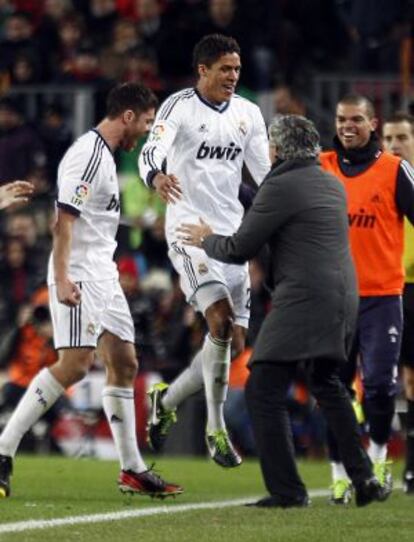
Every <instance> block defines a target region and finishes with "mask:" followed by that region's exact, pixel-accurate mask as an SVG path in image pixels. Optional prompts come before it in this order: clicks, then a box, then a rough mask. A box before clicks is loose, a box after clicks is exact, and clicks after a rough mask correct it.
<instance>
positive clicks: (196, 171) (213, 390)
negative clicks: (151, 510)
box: [139, 34, 270, 467]
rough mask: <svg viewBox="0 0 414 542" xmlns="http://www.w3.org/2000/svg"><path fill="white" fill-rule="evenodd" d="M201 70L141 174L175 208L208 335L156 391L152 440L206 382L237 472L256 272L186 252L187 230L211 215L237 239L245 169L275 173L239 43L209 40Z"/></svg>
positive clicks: (222, 446)
mask: <svg viewBox="0 0 414 542" xmlns="http://www.w3.org/2000/svg"><path fill="white" fill-rule="evenodd" d="M193 64H194V68H195V71H196V73H197V76H198V80H197V84H196V87H195V88H189V89H185V90H182V91H181V92H178V93H176V94H173V95H172V96H170V97H169V98H168V99H167V100H166V101H165V102H164V103H163V104H162V105H161V107H160V109H159V111H158V113H157V116H156V119H155V122H154V125H153V127H152V130H151V132H150V135H149V138H148V140H147V142H146V144H145V145H144V147H143V149H142V152H141V155H140V158H139V168H140V173H141V176H142V178H143V179H144V181H145V182H146V184H147V185H148V186H149V187H152V188H153V189H155V190H156V191H157V192H158V194H159V195H160V196H161V197H162V198H163V199H164V201H166V202H167V203H168V205H167V214H166V237H167V241H168V245H169V256H170V259H171V262H172V263H173V265H174V267H175V269H176V271H177V272H178V273H179V275H180V281H181V287H182V290H183V292H184V294H185V295H186V298H187V301H188V302H189V303H191V304H192V305H193V306H194V307H195V308H196V310H199V311H201V312H202V313H203V314H204V316H205V319H206V321H207V325H208V334H207V336H206V338H205V341H204V345H203V347H202V349H201V350H200V351H199V352H198V353H197V355H196V356H195V358H194V360H193V361H192V363H191V365H190V366H189V367H188V368H187V369H186V370H185V371H184V372H183V373H181V375H179V377H178V378H177V379H176V380H175V381H174V382H173V383H172V384H171V385H170V386H167V385H166V384H164V383H161V384H157V385H155V386H154V387H153V388H152V390H150V397H151V400H152V412H151V418H150V422H149V442H150V444H151V446H152V447H153V448H154V449H155V450H159V449H160V448H161V447H162V445H163V443H164V441H165V438H166V436H167V433H168V430H169V428H170V427H171V424H172V423H174V421H175V419H176V415H175V410H176V407H177V405H179V404H180V403H181V401H182V400H183V399H185V398H186V397H187V396H189V395H191V394H192V393H194V392H196V391H198V390H199V389H201V388H202V387H203V384H204V389H205V395H206V404H207V428H206V443H207V447H208V449H209V453H210V455H211V457H212V458H213V460H214V461H216V463H218V464H219V465H221V466H223V467H236V466H237V465H239V464H240V463H241V458H240V457H239V455H238V454H237V452H236V451H235V450H234V448H233V446H232V443H231V441H230V439H229V436H228V434H227V431H226V426H225V422H224V418H223V403H224V401H225V398H226V394H227V387H228V374H229V367H230V351H231V343H232V339H233V352H235V353H237V351H241V350H242V349H243V348H244V338H245V332H246V328H247V327H248V322H249V312H250V311H249V304H250V296H249V293H250V280H249V274H248V268H247V265H227V264H223V263H220V262H217V261H214V260H210V259H209V258H208V257H207V256H206V254H205V253H204V252H203V251H202V250H200V249H198V248H195V247H187V246H184V245H183V244H182V243H181V242H180V240H179V238H178V235H177V228H178V227H179V225H180V224H182V223H191V221H193V222H194V220H195V221H198V220H199V219H202V220H205V222H207V223H208V224H209V225H210V226H211V227H212V228H213V229H214V230H215V231H218V232H220V233H221V234H223V235H231V234H233V233H234V232H235V231H236V230H237V228H238V227H239V225H240V222H241V219H242V216H243V207H242V205H241V203H240V201H239V199H238V194H239V189H240V184H241V172H242V166H243V163H244V162H245V163H246V165H247V167H248V169H249V171H250V173H251V175H252V176H253V178H254V180H255V181H256V183H257V184H260V183H261V181H262V180H263V178H264V176H265V175H266V173H267V172H268V171H269V169H270V160H269V150H268V140H267V134H266V128H265V123H264V120H263V117H262V115H261V113H260V110H259V108H258V107H257V106H256V105H254V104H253V103H251V102H250V101H248V100H246V99H244V98H242V97H240V96H238V95H236V94H235V88H236V84H237V82H238V79H239V75H240V68H241V64H240V49H239V46H238V44H237V42H236V41H235V40H234V39H233V38H230V37H226V36H222V35H218V34H214V35H209V36H205V37H204V38H203V39H202V40H201V41H200V42H199V43H198V44H197V45H196V46H195V48H194V52H193Z"/></svg>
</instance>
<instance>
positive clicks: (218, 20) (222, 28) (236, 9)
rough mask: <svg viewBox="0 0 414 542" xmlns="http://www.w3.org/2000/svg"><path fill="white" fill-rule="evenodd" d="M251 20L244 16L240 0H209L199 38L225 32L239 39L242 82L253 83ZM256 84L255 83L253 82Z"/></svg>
mask: <svg viewBox="0 0 414 542" xmlns="http://www.w3.org/2000/svg"><path fill="white" fill-rule="evenodd" d="M252 31H253V29H252V27H251V25H250V21H249V20H248V19H246V18H245V17H244V16H243V12H242V3H241V2H240V0H208V2H207V11H206V13H205V16H204V21H203V22H202V23H201V25H200V27H199V35H198V36H197V37H198V38H199V39H201V37H202V36H203V35H206V34H224V35H225V36H232V37H233V38H235V39H236V40H237V42H238V43H239V45H240V49H241V51H242V55H243V69H242V72H241V79H240V81H241V83H244V84H252V83H253V80H252V71H253V56H254V43H253V42H252V40H251V36H252ZM253 85H254V83H253Z"/></svg>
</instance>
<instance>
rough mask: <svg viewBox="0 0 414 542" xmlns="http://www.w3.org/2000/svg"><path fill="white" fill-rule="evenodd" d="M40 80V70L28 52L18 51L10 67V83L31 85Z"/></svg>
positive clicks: (13, 84)
mask: <svg viewBox="0 0 414 542" xmlns="http://www.w3.org/2000/svg"><path fill="white" fill-rule="evenodd" d="M40 82H41V70H40V66H39V65H38V63H37V59H36V58H34V57H33V56H32V55H31V54H30V53H29V52H24V53H19V54H18V55H17V56H16V58H15V59H14V62H13V64H12V65H11V67H10V84H11V85H12V86H18V85H32V84H36V83H40Z"/></svg>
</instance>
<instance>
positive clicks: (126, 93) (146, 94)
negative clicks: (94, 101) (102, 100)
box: [106, 83, 158, 119]
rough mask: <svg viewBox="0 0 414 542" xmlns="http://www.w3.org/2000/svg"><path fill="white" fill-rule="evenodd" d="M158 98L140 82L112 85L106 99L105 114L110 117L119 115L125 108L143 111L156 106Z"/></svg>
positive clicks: (138, 111)
mask: <svg viewBox="0 0 414 542" xmlns="http://www.w3.org/2000/svg"><path fill="white" fill-rule="evenodd" d="M157 105H158V99H157V97H156V96H155V94H154V93H153V92H152V90H151V89H149V88H147V87H146V86H144V85H141V84H140V83H121V84H119V85H117V86H116V87H114V88H113V89H112V90H111V91H110V92H109V94H108V97H107V100H106V114H107V117H108V118H110V119H114V118H116V117H118V116H119V115H121V114H122V113H123V112H124V111H126V110H127V109H132V111H134V112H135V113H143V112H144V111H148V109H152V108H156V107H157Z"/></svg>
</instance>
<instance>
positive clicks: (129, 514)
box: [0, 489, 329, 535]
mask: <svg viewBox="0 0 414 542" xmlns="http://www.w3.org/2000/svg"><path fill="white" fill-rule="evenodd" d="M328 494H329V492H328V491H327V490H326V489H316V490H313V491H312V490H311V491H309V495H310V496H311V497H324V496H326V495H328ZM258 498H260V497H245V498H243V499H232V500H228V501H216V502H200V503H194V504H178V505H170V506H165V505H164V506H152V507H151V508H143V509H141V510H126V511H122V512H108V513H106V514H89V515H86V516H68V517H66V518H58V519H31V520H28V521H17V522H15V523H5V524H3V525H0V535H1V534H5V533H19V532H22V531H32V530H41V529H49V528H52V527H62V526H64V525H81V524H82V523H103V522H106V521H117V520H121V519H131V518H142V517H145V516H156V515H159V514H177V513H178V512H188V511H190V510H210V509H212V508H225V507H229V506H240V505H242V504H246V503H248V502H252V501H255V500H257V499H258Z"/></svg>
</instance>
